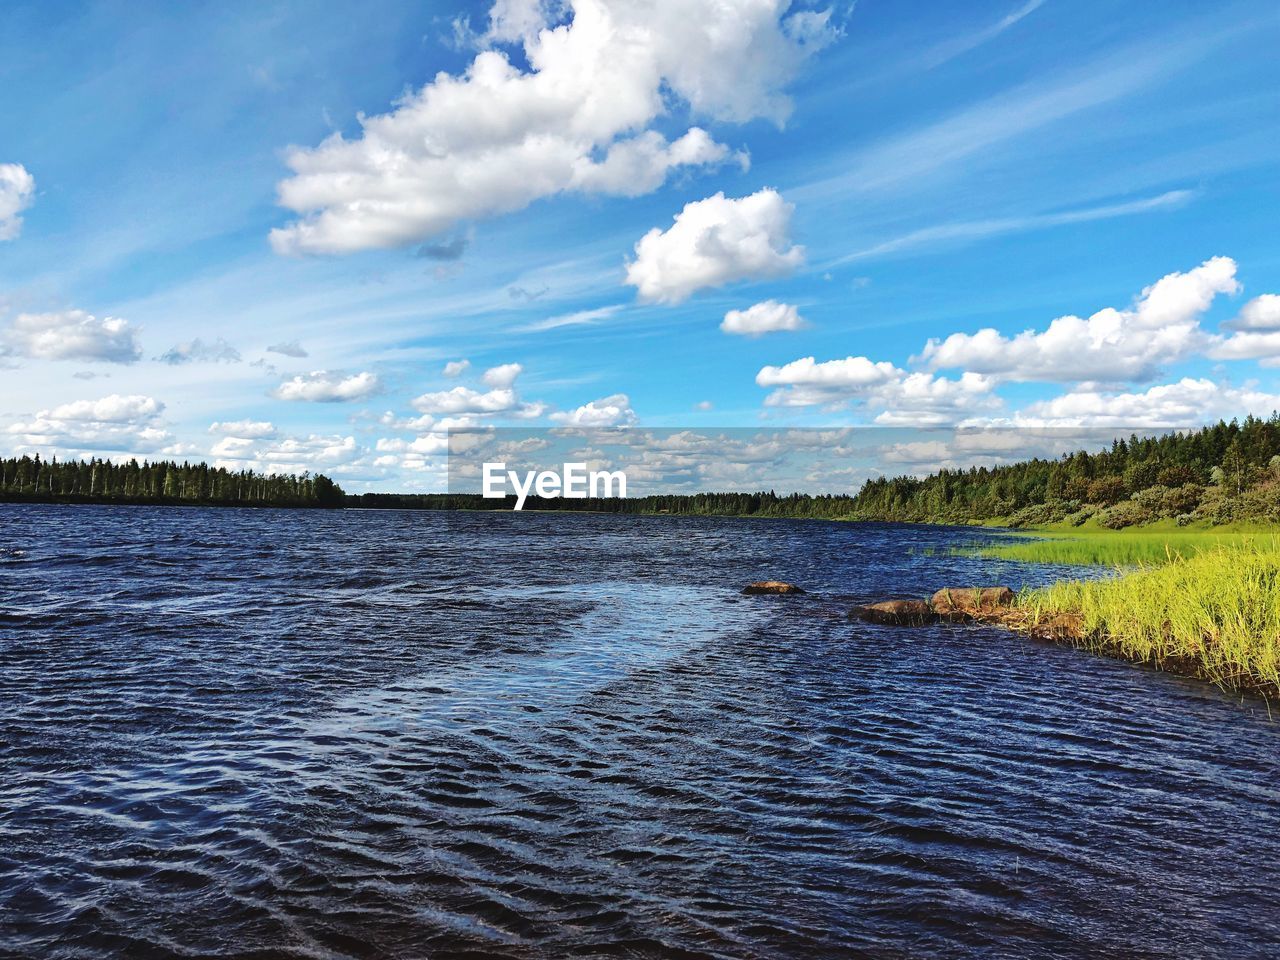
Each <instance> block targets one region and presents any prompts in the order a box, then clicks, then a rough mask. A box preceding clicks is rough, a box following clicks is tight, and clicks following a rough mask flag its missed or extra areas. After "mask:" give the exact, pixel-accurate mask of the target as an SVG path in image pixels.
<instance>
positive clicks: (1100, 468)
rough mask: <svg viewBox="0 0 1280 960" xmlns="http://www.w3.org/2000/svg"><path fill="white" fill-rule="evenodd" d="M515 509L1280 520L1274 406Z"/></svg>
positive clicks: (289, 495)
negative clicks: (793, 480)
mask: <svg viewBox="0 0 1280 960" xmlns="http://www.w3.org/2000/svg"><path fill="white" fill-rule="evenodd" d="M0 499H5V500H65V501H81V502H107V503H175V504H182V503H187V504H209V505H218V506H284V507H342V506H345V507H363V508H383V509H410V510H510V509H511V508H512V506H513V505H514V503H515V498H514V497H508V498H506V499H505V500H499V499H484V498H482V497H481V496H480V495H479V494H446V493H437V494H399V493H362V494H346V493H344V492H343V490H342V488H341V487H339V486H338V485H337V484H336V483H334V482H333V481H332V480H330V479H329V478H328V477H325V476H323V475H320V474H316V475H312V474H309V473H303V474H301V475H293V474H261V473H255V472H254V471H251V470H239V471H231V470H226V469H224V468H222V467H211V466H209V465H207V464H204V463H195V464H192V463H181V464H179V463H175V462H173V461H154V462H147V461H144V462H142V463H139V462H138V461H137V460H130V461H128V462H125V463H114V462H111V461H106V460H99V459H90V460H66V461H58V460H56V459H52V460H42V459H41V458H40V457H38V456H37V457H25V456H24V457H16V458H9V459H7V460H0ZM524 509H525V510H534V511H537V510H558V511H563V510H574V511H592V512H600V513H622V514H675V515H682V516H744V517H797V518H817V519H829V520H881V521H908V522H929V523H973V522H1000V523H1004V524H1008V525H1011V526H1027V525H1041V524H1047V523H1063V522H1065V523H1072V524H1081V523H1084V522H1085V521H1087V520H1090V519H1092V520H1094V521H1096V522H1097V523H1100V524H1102V525H1103V526H1108V527H1117V528H1118V527H1126V526H1130V525H1133V524H1141V523H1147V522H1151V521H1154V520H1160V519H1173V520H1176V521H1177V522H1178V523H1191V522H1196V521H1205V522H1208V523H1213V524H1219V523H1228V522H1232V521H1243V522H1263V523H1280V415H1276V414H1273V415H1272V416H1271V417H1269V418H1267V419H1261V418H1257V417H1248V418H1246V419H1245V420H1244V421H1242V422H1241V421H1236V420H1232V421H1231V422H1230V423H1227V422H1225V421H1223V422H1219V423H1216V424H1214V425H1212V426H1208V427H1205V428H1203V429H1201V430H1196V431H1186V432H1173V433H1166V434H1164V435H1163V436H1156V437H1139V436H1136V435H1133V436H1130V437H1129V438H1128V439H1117V440H1115V441H1113V442H1112V444H1111V446H1110V447H1109V448H1107V449H1104V450H1098V451H1095V452H1092V453H1091V452H1088V451H1084V450H1080V451H1077V452H1075V453H1071V454H1067V455H1065V456H1062V457H1058V458H1032V459H1028V460H1023V461H1020V462H1018V463H1013V464H1008V465H1002V466H991V467H986V466H984V467H971V468H968V469H945V470H939V471H937V472H935V473H932V474H929V475H928V476H923V477H920V476H910V475H903V476H897V477H879V478H875V479H872V480H868V481H866V483H864V484H863V486H862V487H861V489H860V490H858V492H857V493H855V494H823V495H809V494H799V493H793V494H788V495H779V494H777V493H776V492H774V491H772V490H769V491H761V492H757V493H697V494H665V495H652V496H643V497H630V498H626V499H622V498H617V497H614V498H589V499H584V500H567V499H562V498H551V499H545V498H539V497H532V496H531V497H529V498H528V499H527V500H526V501H525V505H524Z"/></svg>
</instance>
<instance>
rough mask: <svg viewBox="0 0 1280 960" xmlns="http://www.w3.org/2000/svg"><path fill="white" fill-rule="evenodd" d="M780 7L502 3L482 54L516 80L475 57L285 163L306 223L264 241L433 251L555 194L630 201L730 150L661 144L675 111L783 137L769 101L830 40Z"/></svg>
mask: <svg viewBox="0 0 1280 960" xmlns="http://www.w3.org/2000/svg"><path fill="white" fill-rule="evenodd" d="M787 6H788V4H787V3H785V2H783V0H652V2H649V3H643V4H640V3H635V2H633V0H573V2H572V3H571V7H572V13H573V17H572V20H571V21H570V22H568V23H560V24H556V25H553V24H552V22H551V14H552V11H551V8H550V6H549V5H544V4H539V3H530V2H527V0H522V2H510V0H502V2H499V3H498V4H496V5H495V6H494V8H493V9H492V11H491V15H490V27H489V31H488V32H487V33H486V34H485V35H484V36H483V37H481V38H479V40H480V42H481V43H482V44H495V43H498V44H501V43H512V42H515V41H517V40H518V41H521V42H522V43H523V48H524V49H523V52H524V59H525V60H526V61H527V63H528V64H529V68H530V69H529V70H528V71H525V70H523V69H521V68H520V67H518V66H516V65H513V63H512V62H511V60H510V59H509V57H508V56H507V54H506V53H505V52H503V51H501V50H497V49H485V50H482V51H481V52H480V53H479V54H477V56H476V57H475V59H474V60H473V61H472V63H471V64H470V66H469V67H468V68H467V70H466V72H465V73H464V74H462V75H460V76H452V75H449V74H446V73H440V74H437V75H436V77H435V79H433V80H432V81H431V82H430V83H428V84H426V85H425V86H424V87H422V88H421V89H420V90H418V91H416V92H413V93H410V94H408V95H406V96H405V97H404V98H402V99H401V100H400V101H399V102H397V103H396V104H395V107H394V109H393V110H392V111H391V112H390V113H386V114H382V115H379V116H373V117H363V116H362V117H361V118H360V124H361V135H360V136H359V137H358V138H357V139H354V140H347V139H345V138H344V137H343V136H342V135H341V134H337V133H335V134H334V135H333V136H331V137H329V138H328V139H327V140H325V141H324V142H323V143H321V144H320V145H319V146H318V147H315V148H313V149H306V148H294V149H292V150H291V151H290V152H289V153H288V155H287V163H288V165H289V167H290V168H291V169H292V170H293V176H292V177H290V178H289V179H287V180H285V181H283V182H282V183H281V184H280V203H281V204H282V205H283V206H285V207H287V208H288V209H290V210H293V211H294V212H296V213H298V214H300V215H301V219H299V220H296V221H294V222H293V223H291V224H289V225H288V226H285V227H283V228H279V229H276V230H273V231H272V233H271V242H272V245H273V246H274V247H275V249H276V250H277V251H278V252H281V253H344V252H350V251H354V250H363V249H370V248H379V247H392V246H399V245H403V244H407V243H411V242H414V241H416V240H421V239H423V238H426V237H430V236H438V235H440V234H443V233H446V232H448V231H449V230H451V229H453V228H454V226H455V225H456V224H457V223H458V222H459V221H461V220H469V219H475V218H480V217H487V216H494V215H497V214H502V213H508V212H511V211H514V210H519V209H521V208H522V207H525V206H527V205H528V204H529V203H531V202H532V201H534V200H536V199H538V198H540V197H545V196H550V195H553V194H556V193H561V192H566V191H583V192H603V193H613V194H623V195H631V194H635V193H642V192H647V191H650V190H653V189H655V188H656V187H657V186H659V185H660V184H661V183H662V182H663V181H664V180H665V178H666V176H667V175H668V173H669V171H670V170H671V169H672V168H674V167H687V168H688V167H693V168H696V167H703V166H707V165H713V164H717V163H720V162H722V161H724V160H725V159H727V158H728V156H729V150H728V148H726V147H724V146H723V145H721V144H718V143H716V142H714V141H713V140H712V139H711V138H710V136H709V135H708V134H707V133H706V132H705V131H704V130H703V129H702V128H700V127H696V126H695V127H690V128H689V129H688V130H687V132H685V133H684V134H682V135H681V136H680V137H678V138H676V139H675V140H674V141H671V142H669V141H668V140H667V139H666V137H665V136H663V135H662V134H660V133H658V132H657V131H656V130H654V129H651V128H650V125H651V124H652V123H653V121H655V120H656V119H658V118H659V117H662V116H664V115H667V114H668V113H669V112H670V108H671V107H672V105H673V103H683V104H686V105H687V106H688V108H689V109H690V111H691V112H692V113H694V114H697V115H704V116H708V117H710V118H712V119H715V120H721V121H730V122H743V121H747V120H750V119H753V118H755V117H766V118H769V119H771V120H774V121H775V122H779V123H780V122H781V121H782V120H783V119H784V118H785V117H786V116H787V114H788V112H789V109H790V103H789V101H788V100H787V99H786V97H785V96H783V95H782V94H781V93H780V92H779V91H780V90H781V88H782V87H783V86H784V85H785V84H786V83H787V82H788V81H789V80H790V79H791V77H792V76H793V75H794V74H795V73H796V71H797V69H798V67H799V66H800V64H801V63H802V62H803V61H804V60H805V59H806V58H807V57H808V56H809V55H810V54H811V53H812V52H813V51H814V50H816V49H818V48H820V47H821V46H822V45H823V44H824V43H825V42H828V41H829V40H830V39H831V38H832V37H833V36H834V32H833V31H832V30H831V29H830V27H829V26H828V25H827V22H826V20H825V18H824V15H821V14H819V15H816V18H815V15H814V14H813V13H812V12H804V13H798V14H792V15H791V16H789V17H788V16H787V15H786V10H787Z"/></svg>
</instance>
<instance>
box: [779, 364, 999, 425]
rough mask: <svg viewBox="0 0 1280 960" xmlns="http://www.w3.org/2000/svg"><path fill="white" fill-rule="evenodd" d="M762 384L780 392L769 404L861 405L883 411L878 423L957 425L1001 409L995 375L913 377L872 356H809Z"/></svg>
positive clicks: (781, 405)
mask: <svg viewBox="0 0 1280 960" xmlns="http://www.w3.org/2000/svg"><path fill="white" fill-rule="evenodd" d="M756 383H757V384H759V385H760V386H762V387H775V388H777V389H775V390H774V391H773V392H772V393H770V394H769V395H768V396H767V397H766V398H765V405H766V406H770V407H809V406H824V407H838V406H843V405H844V404H847V403H849V402H851V401H856V402H859V403H862V404H864V405H865V406H866V407H867V408H869V409H878V410H879V411H880V412H879V413H878V414H877V415H876V417H875V418H874V419H875V422H876V423H879V424H884V425H894V426H933V425H939V424H946V423H954V422H956V421H957V420H960V419H963V418H964V417H966V416H971V415H973V414H974V413H975V412H977V411H980V410H993V409H996V408H998V407H999V406H1000V400H999V398H998V397H996V396H995V395H994V393H993V391H994V389H995V385H996V384H995V381H994V380H992V379H991V378H990V377H984V376H982V375H980V374H976V373H965V374H962V375H961V376H960V377H959V378H957V379H955V380H950V379H947V378H945V377H939V376H935V375H933V374H930V373H923V372H916V373H908V372H907V371H905V370H901V369H899V368H898V367H895V366H894V365H893V364H891V363H887V362H885V361H880V362H878V363H876V362H873V361H871V360H868V359H867V358H866V357H846V358H844V359H843V360H828V361H825V362H823V363H818V362H817V361H816V360H814V358H813V357H803V358H801V359H799V360H793V361H792V362H791V363H788V364H786V365H784V366H781V367H773V366H768V367H764V368H762V369H761V370H760V372H759V373H758V374H756Z"/></svg>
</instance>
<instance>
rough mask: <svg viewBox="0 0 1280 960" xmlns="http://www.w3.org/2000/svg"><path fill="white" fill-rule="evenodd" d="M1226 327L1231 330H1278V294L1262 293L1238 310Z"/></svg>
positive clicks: (1279, 319) (1279, 327) (1279, 313)
mask: <svg viewBox="0 0 1280 960" xmlns="http://www.w3.org/2000/svg"><path fill="white" fill-rule="evenodd" d="M1226 326H1227V327H1228V328H1230V329H1232V330H1280V294H1275V293H1264V294H1263V295H1262V296H1260V297H1254V298H1253V299H1252V300H1250V301H1249V302H1248V303H1246V304H1245V305H1244V306H1243V307H1241V308H1240V316H1238V317H1236V318H1235V319H1234V320H1232V321H1231V322H1229V323H1227V324H1226Z"/></svg>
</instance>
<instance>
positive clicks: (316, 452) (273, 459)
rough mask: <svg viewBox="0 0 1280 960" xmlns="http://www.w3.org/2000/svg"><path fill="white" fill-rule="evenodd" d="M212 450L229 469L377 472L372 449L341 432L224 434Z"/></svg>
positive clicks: (363, 474)
mask: <svg viewBox="0 0 1280 960" xmlns="http://www.w3.org/2000/svg"><path fill="white" fill-rule="evenodd" d="M210 453H211V454H212V455H213V457H214V465H215V466H219V467H226V468H228V469H230V470H242V469H251V470H258V471H260V472H263V473H303V472H305V471H308V470H310V471H313V472H322V473H325V474H327V475H329V476H333V477H344V476H350V477H358V478H367V477H369V476H371V475H378V474H380V471H379V470H378V469H377V465H376V464H374V463H373V462H372V460H371V459H370V457H369V451H368V450H367V449H366V448H365V447H363V446H361V445H360V444H359V443H357V442H356V439H355V437H352V436H343V435H341V434H332V435H331V434H314V433H313V434H309V435H307V436H304V437H292V436H272V437H267V438H253V437H236V436H227V437H223V438H222V439H221V440H219V441H218V442H217V443H215V444H214V445H213V447H212V448H211V450H210Z"/></svg>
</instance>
